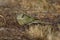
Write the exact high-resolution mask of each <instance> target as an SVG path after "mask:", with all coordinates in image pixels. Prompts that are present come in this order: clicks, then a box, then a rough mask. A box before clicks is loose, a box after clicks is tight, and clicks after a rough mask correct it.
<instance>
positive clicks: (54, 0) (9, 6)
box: [0, 0, 60, 40]
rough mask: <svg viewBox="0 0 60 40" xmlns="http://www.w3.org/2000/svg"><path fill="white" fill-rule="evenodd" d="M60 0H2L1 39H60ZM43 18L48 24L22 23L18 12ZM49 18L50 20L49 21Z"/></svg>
mask: <svg viewBox="0 0 60 40" xmlns="http://www.w3.org/2000/svg"><path fill="white" fill-rule="evenodd" d="M59 2H60V1H59V0H51V1H49V0H47V1H46V0H5V1H4V0H0V40H60V3H59ZM20 13H24V14H26V15H29V16H31V17H34V18H38V19H40V20H41V19H42V21H43V22H44V21H45V20H47V22H49V23H50V22H51V23H52V24H51V25H46V24H31V25H24V26H23V25H20V24H19V23H18V22H17V18H16V17H17V14H20ZM48 20H49V21H48Z"/></svg>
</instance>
